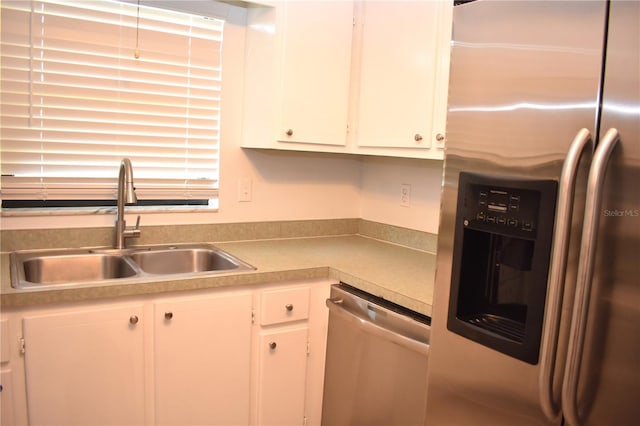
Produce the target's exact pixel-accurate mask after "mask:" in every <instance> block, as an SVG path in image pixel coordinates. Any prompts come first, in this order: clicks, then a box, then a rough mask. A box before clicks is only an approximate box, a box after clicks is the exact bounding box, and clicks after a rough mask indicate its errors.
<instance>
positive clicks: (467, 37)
mask: <svg viewBox="0 0 640 426" xmlns="http://www.w3.org/2000/svg"><path fill="white" fill-rule="evenodd" d="M460 3H461V4H458V5H456V6H455V7H454V12H453V16H454V18H453V37H452V54H451V55H452V56H451V71H450V86H449V104H448V116H447V143H446V146H447V148H446V155H445V167H444V169H445V171H444V178H443V193H442V204H441V218H440V230H439V236H438V260H437V270H436V283H435V293H434V305H433V318H432V334H431V353H430V360H429V368H428V377H427V380H428V382H427V386H428V390H427V411H426V413H427V414H426V424H428V425H485V424H486V425H540V424H542V425H545V424H549V425H553V424H562V423H563V422H564V424H569V425H616V426H618V425H637V424H640V83H639V79H640V65H639V63H640V56H639V54H640V30H639V27H640V2H638V1H610V2H609V1H605V0H592V1H558V0H551V1H543V0H540V1H487V0H477V1H471V2H460Z"/></svg>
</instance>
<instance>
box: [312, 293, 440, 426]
mask: <svg viewBox="0 0 640 426" xmlns="http://www.w3.org/2000/svg"><path fill="white" fill-rule="evenodd" d="M327 306H328V307H329V332H328V333H329V334H328V340H327V358H326V367H325V378H324V396H323V403H322V425H324V426H349V425H352V426H356V425H358V426H375V425H380V426H393V425H402V426H409V425H423V424H424V420H425V409H426V396H427V395H426V393H427V363H428V359H429V335H430V329H431V327H430V319H429V317H427V316H424V315H421V314H418V313H416V312H413V311H410V310H408V309H404V308H402V307H400V306H397V305H394V304H392V303H389V302H387V301H385V300H382V299H379V298H377V297H375V296H372V295H370V294H368V293H365V292H363V291H360V290H358V289H355V288H353V287H350V286H348V285H346V284H342V283H341V284H336V285H334V286H332V288H331V294H330V298H329V299H327Z"/></svg>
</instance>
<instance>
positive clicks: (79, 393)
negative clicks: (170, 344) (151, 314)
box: [22, 304, 148, 425]
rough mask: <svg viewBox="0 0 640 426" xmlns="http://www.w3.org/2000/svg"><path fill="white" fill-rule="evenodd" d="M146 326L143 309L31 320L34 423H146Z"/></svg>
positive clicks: (28, 361)
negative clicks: (144, 326)
mask: <svg viewBox="0 0 640 426" xmlns="http://www.w3.org/2000/svg"><path fill="white" fill-rule="evenodd" d="M143 325H144V313H143V305H142V304H118V305H113V306H101V307H100V308H80V309H73V308H72V309H67V310H63V311H59V312H55V313H48V312H43V313H34V314H32V315H28V316H25V317H24V319H23V321H22V326H23V333H24V342H25V343H24V351H25V371H26V382H27V383H26V388H27V407H28V415H29V423H30V424H37V425H47V424H50V425H141V424H145V361H146V359H147V358H148V354H146V353H145V347H144V335H143Z"/></svg>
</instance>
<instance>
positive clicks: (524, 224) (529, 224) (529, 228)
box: [522, 221, 533, 231]
mask: <svg viewBox="0 0 640 426" xmlns="http://www.w3.org/2000/svg"><path fill="white" fill-rule="evenodd" d="M522 230H524V231H533V222H528V221H525V222H522Z"/></svg>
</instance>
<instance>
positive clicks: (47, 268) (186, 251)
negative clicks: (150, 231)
mask: <svg viewBox="0 0 640 426" xmlns="http://www.w3.org/2000/svg"><path fill="white" fill-rule="evenodd" d="M253 269H255V268H254V267H252V266H251V265H249V264H247V263H245V262H243V261H242V260H240V259H237V258H235V257H233V256H232V255H230V254H229V253H226V252H225V251H223V250H220V249H218V248H216V247H214V246H212V245H209V244H182V245H164V246H148V247H134V248H128V249H124V250H114V249H109V248H104V249H68V250H65V249H60V250H47V251H37V252H33V251H25V252H14V253H12V254H11V285H12V286H13V287H15V288H53V287H60V286H69V285H78V284H88V283H96V282H101V281H105V282H106V281H109V280H123V279H131V280H136V279H142V278H145V277H152V276H153V277H156V278H160V277H162V276H171V275H177V274H182V275H189V274H191V275H194V274H215V273H223V272H239V271H247V270H253Z"/></svg>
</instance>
